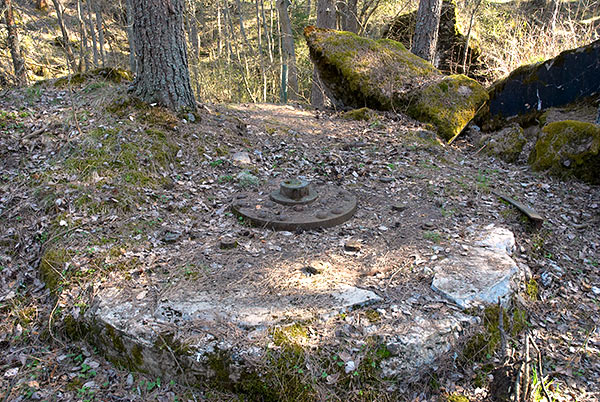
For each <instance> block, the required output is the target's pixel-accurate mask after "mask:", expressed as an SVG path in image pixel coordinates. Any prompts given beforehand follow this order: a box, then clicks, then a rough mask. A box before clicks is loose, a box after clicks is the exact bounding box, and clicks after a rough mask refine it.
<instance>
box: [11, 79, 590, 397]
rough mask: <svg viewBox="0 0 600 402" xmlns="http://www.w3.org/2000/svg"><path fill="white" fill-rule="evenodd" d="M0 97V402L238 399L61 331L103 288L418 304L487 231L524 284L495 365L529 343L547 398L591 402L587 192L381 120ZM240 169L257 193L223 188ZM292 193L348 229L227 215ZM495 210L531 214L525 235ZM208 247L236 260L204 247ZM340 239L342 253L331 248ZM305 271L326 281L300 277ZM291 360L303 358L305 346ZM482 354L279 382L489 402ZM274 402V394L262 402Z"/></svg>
mask: <svg viewBox="0 0 600 402" xmlns="http://www.w3.org/2000/svg"><path fill="white" fill-rule="evenodd" d="M0 95H1V96H0V142H1V144H0V157H1V159H0V173H1V179H0V219H1V224H0V252H1V254H0V311H1V312H2V315H1V321H0V351H1V352H2V353H1V356H0V398H2V399H3V400H7V401H17V400H27V399H33V400H122V401H125V400H159V401H168V400H236V399H239V398H241V399H244V395H245V394H239V393H235V392H232V391H227V390H222V389H211V388H207V387H200V388H196V387H190V386H189V384H187V383H180V382H177V381H170V380H168V379H164V378H163V379H160V378H156V377H152V376H150V375H147V374H143V373H138V372H130V370H127V369H125V368H123V367H119V366H118V365H114V364H112V363H110V362H109V361H107V360H106V359H105V358H104V357H103V356H102V355H101V354H100V353H98V351H97V350H96V349H95V348H94V347H92V346H90V345H89V344H87V343H86V342H85V341H74V340H72V339H71V338H70V337H69V332H70V331H69V328H68V324H67V321H66V320H65V319H64V317H66V316H67V315H71V316H73V315H75V316H77V315H79V314H84V311H85V310H86V308H87V307H88V306H87V305H86V302H85V300H87V299H86V298H85V297H88V296H89V293H90V292H91V293H93V292H95V291H96V290H97V289H101V288H103V287H110V286H115V284H117V285H118V286H122V287H131V288H136V289H137V288H139V289H140V292H146V293H143V294H141V293H138V296H139V298H138V300H141V299H143V298H144V297H146V295H147V293H148V292H150V289H152V286H154V285H156V287H160V289H162V291H163V292H164V294H165V295H168V292H169V291H176V290H177V289H181V288H184V287H186V286H189V284H190V283H193V288H194V289H195V290H196V291H199V290H211V289H219V294H221V295H222V296H223V297H225V296H226V295H227V292H229V293H230V294H239V293H240V292H245V293H246V294H247V295H250V297H251V298H252V299H253V300H254V301H257V302H260V301H261V300H269V299H272V298H274V297H275V298H277V297H283V296H286V295H288V294H291V292H294V293H295V294H297V295H298V305H300V306H301V305H302V304H303V303H308V302H310V298H307V297H303V296H306V294H307V293H308V292H311V291H312V292H315V293H318V291H319V290H320V289H325V288H327V287H328V284H329V283H331V282H335V281H340V280H343V281H344V282H346V283H360V284H361V286H362V287H365V288H369V289H371V290H373V291H375V292H376V293H377V294H378V295H380V296H382V297H384V300H385V302H384V303H383V304H382V306H381V308H382V309H383V310H384V311H388V312H389V311H392V310H393V309H392V308H391V306H393V305H398V304H402V303H403V302H405V301H406V300H408V299H410V298H411V297H413V296H414V295H415V294H424V293H426V292H427V291H428V289H429V286H430V284H431V278H432V270H431V266H432V264H434V262H435V260H436V259H437V258H441V257H443V256H444V254H445V253H446V250H447V249H449V248H450V247H451V246H452V245H453V244H454V243H455V242H457V241H459V240H460V239H462V238H464V237H465V236H467V235H468V233H469V231H472V230H474V229H473V228H481V227H484V226H486V225H487V224H490V223H494V224H495V225H498V226H503V227H507V228H509V229H510V230H511V231H513V232H514V234H515V237H516V240H517V256H516V257H515V258H516V259H517V261H518V262H520V263H523V264H526V265H528V266H529V267H530V269H531V271H532V280H531V281H529V282H528V283H527V284H523V292H522V293H521V294H519V295H517V296H516V297H515V301H514V305H515V306H518V308H519V309H522V310H523V311H526V313H527V320H526V321H527V326H526V330H523V331H521V332H520V333H518V334H509V336H510V339H509V343H508V346H509V349H510V353H511V354H512V355H513V358H514V359H513V362H514V361H517V360H518V359H519V358H520V357H521V356H522V353H523V348H524V343H523V339H524V336H525V334H529V335H530V336H531V341H532V342H533V343H535V345H537V346H538V347H539V349H540V354H541V357H542V359H541V363H542V366H541V367H542V372H543V376H544V378H545V379H546V380H545V384H546V388H547V390H548V392H549V393H550V394H551V396H552V398H554V399H555V400H573V401H575V400H577V401H593V400H597V399H598V396H599V395H600V388H599V386H598V384H600V329H599V328H598V321H599V319H600V316H599V315H598V308H599V304H598V302H599V301H600V275H599V272H598V269H599V264H600V230H599V222H600V207H599V206H600V188H599V187H598V186H590V185H587V184H585V183H581V182H578V181H574V180H573V181H560V180H558V179H557V178H554V177H551V176H547V175H546V174H544V173H535V172H532V171H531V170H530V169H529V168H528V166H523V165H509V164H506V163H504V162H502V161H499V160H495V159H493V158H490V157H488V156H485V155H483V154H482V153H481V152H479V150H480V147H479V146H478V145H477V144H474V143H472V142H471V141H472V139H471V138H470V137H469V136H468V135H466V136H463V137H459V139H458V140H457V141H455V142H454V143H453V144H452V145H451V146H448V145H443V144H441V143H439V142H438V141H437V140H436V138H435V134H433V133H432V132H430V131H428V130H427V128H426V127H424V126H423V125H421V124H420V123H417V122H415V121H413V120H410V119H408V118H406V117H403V116H398V115H394V114H378V115H377V117H376V118H372V119H371V120H369V121H348V120H345V119H343V118H342V117H341V114H340V113H336V112H333V111H332V112H321V111H313V110H310V109H306V108H304V107H302V106H300V105H293V106H281V105H203V106H202V108H201V109H200V112H199V117H197V118H193V117H191V116H180V117H177V116H173V115H172V114H170V113H168V112H166V111H163V110H161V109H158V108H153V107H149V106H143V105H136V104H130V103H129V102H128V101H127V97H126V87H125V86H118V85H115V84H111V83H108V82H104V81H96V80H89V81H87V82H84V83H83V84H81V85H79V86H76V87H73V88H70V87H68V88H57V87H55V86H53V85H52V83H46V84H42V85H38V86H33V87H29V88H22V89H16V90H11V91H4V92H3V93H1V94H0ZM188 120H195V121H194V122H190V121H188ZM237 152H247V153H248V156H249V157H250V163H249V164H248V165H247V166H238V165H237V164H236V163H234V162H233V159H234V158H233V156H234V155H235V154H236V153H237ZM244 171H245V172H246V173H247V174H250V175H252V177H254V178H256V180H257V181H258V183H255V181H254V179H250V180H244V179H240V178H239V176H238V175H239V174H240V172H244ZM297 176H301V177H303V178H305V179H307V180H310V181H312V182H315V183H324V184H328V185H335V186H340V187H343V188H344V189H347V190H349V191H351V192H352V194H353V195H355V196H356V197H357V200H358V209H357V212H356V214H355V215H354V217H353V218H352V219H350V220H349V221H347V222H346V223H344V224H342V225H340V226H336V227H333V228H329V229H318V230H308V231H297V232H274V231H271V230H268V229H263V228H254V227H250V226H248V225H245V224H243V223H241V222H239V221H238V219H236V218H235V217H234V216H233V215H232V214H231V212H230V211H229V206H230V204H231V201H232V199H233V197H234V196H235V194H237V193H238V192H240V191H242V190H244V191H248V190H250V191H265V192H266V191H270V190H271V189H273V188H274V187H276V185H277V183H278V182H279V181H281V180H283V179H285V178H290V177H297ZM246 177H248V176H246ZM494 192H502V193H505V194H508V195H510V196H511V197H512V198H514V199H518V200H519V201H521V202H523V203H525V204H527V205H528V206H530V207H532V208H534V209H535V210H537V211H538V212H539V213H540V214H541V215H542V216H543V217H544V219H545V221H544V224H543V225H542V227H541V228H537V227H535V225H533V224H532V223H531V222H529V221H528V220H527V219H526V218H524V217H523V216H522V214H521V213H520V212H519V211H517V210H516V209H515V208H514V207H512V206H510V205H508V204H507V203H505V202H503V201H501V200H500V199H499V198H498V197H497V196H496V195H495V194H494ZM392 207H393V208H392ZM475 230H476V229H475ZM224 238H225V239H234V240H235V241H236V242H237V247H235V248H233V249H230V250H224V249H222V248H221V243H222V241H223V239H224ZM351 240H352V241H358V242H359V243H360V250H359V251H358V252H348V251H347V250H345V248H344V245H345V244H346V243H347V242H349V241H351ZM315 261H319V262H321V263H325V264H328V265H327V266H329V267H330V268H329V269H326V270H325V271H324V272H323V273H322V274H317V275H311V274H309V273H307V272H306V267H307V266H309V265H310V264H311V263H312V262H315ZM40 271H43V272H44V273H45V276H44V277H42V275H41V273H40ZM53 272H54V273H53ZM53 278H54V279H53ZM56 278H58V279H56ZM152 281H154V282H152ZM153 284H154V285H153ZM67 295H68V297H67ZM426 302H427V301H423V300H419V299H417V301H416V303H426ZM429 303H430V302H429ZM430 307H431V311H432V314H434V311H435V310H436V309H439V308H441V307H440V306H438V305H433V304H432V305H431V306H430ZM444 308H445V307H444ZM371 311H372V310H371ZM519 311H520V310H519ZM511 312H512V311H511ZM376 313H377V312H376ZM368 314H370V313H369V312H362V313H356V315H355V316H353V317H354V319H356V320H358V321H356V322H354V323H353V325H354V327H355V328H359V329H361V330H364V327H368V326H369V325H368V324H369V320H368V319H367V318H368V317H367V316H368ZM377 314H383V317H379V316H378V317H377V319H378V320H383V321H385V320H386V319H387V318H386V316H385V313H377ZM390 319H391V318H390ZM361 320H362V321H361ZM310 330H311V328H310V325H308V328H307V331H308V332H309V334H310ZM313 335H314V334H313ZM314 337H317V335H314ZM314 337H313V336H312V335H311V336H309V337H308V339H309V340H310V339H314ZM300 346H301V347H302V348H304V349H303V350H305V351H306V354H307V355H308V356H310V353H311V352H310V351H311V350H313V349H311V345H310V342H309V341H306V342H305V344H302V345H300ZM321 353H322V351H321ZM335 353H336V352H335V351H331V354H332V355H335ZM461 353H462V352H461V350H460V349H459V350H457V351H456V356H461ZM499 353H500V352H499V351H496V352H493V351H492V353H487V355H486V354H481V353H478V354H475V355H476V356H468V357H467V358H454V359H450V360H449V361H448V362H445V363H444V365H443V366H442V367H438V370H437V372H431V373H428V374H427V375H426V376H425V377H424V378H423V379H422V380H421V382H420V383H418V384H416V385H415V384H413V385H411V386H410V387H403V386H402V385H403V384H398V383H397V382H394V380H393V379H392V380H389V379H388V380H381V381H371V380H372V377H369V381H366V380H365V381H363V382H361V381H354V380H352V379H345V377H344V374H342V375H341V376H338V377H334V376H332V375H331V374H328V373H325V372H324V371H322V367H321V366H319V364H318V362H317V361H316V358H315V360H314V361H311V360H310V358H309V359H308V362H309V363H311V362H312V365H311V364H305V367H300V368H296V369H297V370H298V373H300V371H302V372H301V373H300V374H301V375H300V376H299V378H301V379H302V380H303V381H310V383H311V384H312V388H311V389H312V391H311V393H309V394H303V395H305V396H306V395H308V397H307V398H309V399H314V400H320V399H330V400H382V399H385V398H388V399H389V398H392V399H405V400H416V401H425V400H428V401H431V400H445V399H447V397H448V396H449V395H465V396H467V397H468V398H469V400H490V399H492V397H493V395H496V391H497V390H496V389H494V386H495V385H494V384H496V383H495V382H494V381H493V369H494V368H495V367H499V366H500V365H501V363H502V359H501V356H500V354H499ZM342 357H343V356H342ZM363 360H365V358H364V357H363ZM534 371H535V373H534V374H532V376H535V375H539V374H538V371H539V370H538V369H536V370H534ZM323 373H325V375H324V376H323V375H322V374H323ZM537 393H538V394H540V395H541V390H538V391H537ZM291 395H292V394H288V393H286V390H284V389H283V388H282V389H281V393H280V396H281V397H280V399H281V400H288V399H293V397H292V396H291ZM246 397H248V396H247V395H246ZM541 398H542V397H541V396H539V399H538V400H542V399H541Z"/></svg>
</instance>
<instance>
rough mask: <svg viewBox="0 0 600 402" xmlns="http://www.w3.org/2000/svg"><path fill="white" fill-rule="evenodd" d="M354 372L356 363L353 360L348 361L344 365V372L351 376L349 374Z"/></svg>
mask: <svg viewBox="0 0 600 402" xmlns="http://www.w3.org/2000/svg"><path fill="white" fill-rule="evenodd" d="M354 370H356V364H355V363H354V361H353V360H348V361H347V362H346V364H345V365H344V371H345V372H346V374H349V373H351V372H353V371H354Z"/></svg>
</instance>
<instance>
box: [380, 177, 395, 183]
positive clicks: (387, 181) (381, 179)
mask: <svg viewBox="0 0 600 402" xmlns="http://www.w3.org/2000/svg"><path fill="white" fill-rule="evenodd" d="M379 181H380V182H382V183H391V182H393V181H394V178H393V177H390V176H383V177H380V178H379Z"/></svg>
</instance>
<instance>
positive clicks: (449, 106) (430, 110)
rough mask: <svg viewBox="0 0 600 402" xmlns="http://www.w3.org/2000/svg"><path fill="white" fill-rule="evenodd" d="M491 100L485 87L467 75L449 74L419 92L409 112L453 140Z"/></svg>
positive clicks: (441, 134)
mask: <svg viewBox="0 0 600 402" xmlns="http://www.w3.org/2000/svg"><path fill="white" fill-rule="evenodd" d="M487 99H488V94H487V92H486V90H485V89H484V88H483V87H482V86H481V85H479V83H477V81H475V80H473V79H471V78H469V77H467V76H465V75H450V76H448V77H444V78H443V79H441V80H439V81H436V82H433V83H431V84H429V85H427V86H426V87H425V88H424V89H423V90H419V91H417V92H416V94H415V97H414V101H413V102H412V103H411V104H410V106H409V108H408V114H409V115H411V116H412V117H414V118H416V119H418V120H420V121H422V122H426V123H431V124H433V125H434V126H435V127H436V128H437V131H438V134H439V135H440V136H441V137H442V138H443V139H445V140H447V141H452V140H453V139H454V138H455V137H456V136H457V135H458V134H460V132H461V131H462V129H463V128H465V126H466V125H467V124H468V123H469V121H471V119H472V118H473V116H475V113H477V110H478V109H479V107H480V106H481V105H482V104H483V103H485V101H487Z"/></svg>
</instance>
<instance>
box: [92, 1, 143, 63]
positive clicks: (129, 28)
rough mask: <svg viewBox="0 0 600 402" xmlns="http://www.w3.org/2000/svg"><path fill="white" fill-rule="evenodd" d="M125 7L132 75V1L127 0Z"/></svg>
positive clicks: (133, 60)
mask: <svg viewBox="0 0 600 402" xmlns="http://www.w3.org/2000/svg"><path fill="white" fill-rule="evenodd" d="M125 7H127V42H129V69H130V70H131V72H132V73H134V74H135V71H136V66H135V43H134V41H133V11H132V5H131V0H127V2H126V4H125ZM96 57H97V56H96Z"/></svg>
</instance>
